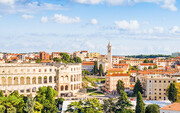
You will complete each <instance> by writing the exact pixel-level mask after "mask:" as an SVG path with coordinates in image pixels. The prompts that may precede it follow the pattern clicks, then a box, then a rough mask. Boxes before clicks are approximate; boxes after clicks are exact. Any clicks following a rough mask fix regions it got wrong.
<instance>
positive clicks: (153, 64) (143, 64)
mask: <svg viewBox="0 0 180 113" xmlns="http://www.w3.org/2000/svg"><path fill="white" fill-rule="evenodd" d="M140 65H141V66H155V65H156V64H155V63H141V64H140Z"/></svg>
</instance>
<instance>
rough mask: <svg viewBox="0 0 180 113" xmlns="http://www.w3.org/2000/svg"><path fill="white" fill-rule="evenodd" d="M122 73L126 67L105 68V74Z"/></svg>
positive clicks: (125, 70) (125, 71)
mask: <svg viewBox="0 0 180 113" xmlns="http://www.w3.org/2000/svg"><path fill="white" fill-rule="evenodd" d="M123 73H127V69H125V68H111V69H108V70H107V74H108V75H111V74H123Z"/></svg>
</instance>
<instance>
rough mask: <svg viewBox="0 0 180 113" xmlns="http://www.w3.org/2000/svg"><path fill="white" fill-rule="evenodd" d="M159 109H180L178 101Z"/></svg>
mask: <svg viewBox="0 0 180 113" xmlns="http://www.w3.org/2000/svg"><path fill="white" fill-rule="evenodd" d="M160 110H169V111H180V103H173V104H170V105H167V106H164V107H162V108H160Z"/></svg>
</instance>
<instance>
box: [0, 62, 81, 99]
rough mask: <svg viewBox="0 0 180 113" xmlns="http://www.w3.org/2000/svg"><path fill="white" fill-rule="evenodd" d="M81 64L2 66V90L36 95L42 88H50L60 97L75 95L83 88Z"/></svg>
mask: <svg viewBox="0 0 180 113" xmlns="http://www.w3.org/2000/svg"><path fill="white" fill-rule="evenodd" d="M81 73H82V71H81V64H49V65H42V64H12V63H8V64H0V89H1V90H2V91H3V92H4V94H5V95H9V94H10V93H11V92H13V91H18V92H19V93H20V94H24V95H30V94H32V95H33V96H35V95H36V92H37V91H38V90H39V88H40V87H43V86H50V87H52V88H53V89H56V90H57V91H58V96H60V95H61V96H62V95H64V96H66V95H68V94H75V93H77V92H78V91H79V89H80V88H81V82H82V76H81Z"/></svg>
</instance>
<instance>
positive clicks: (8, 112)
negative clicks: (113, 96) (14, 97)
mask: <svg viewBox="0 0 180 113" xmlns="http://www.w3.org/2000/svg"><path fill="white" fill-rule="evenodd" d="M7 113H16V108H15V107H11V108H7Z"/></svg>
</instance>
